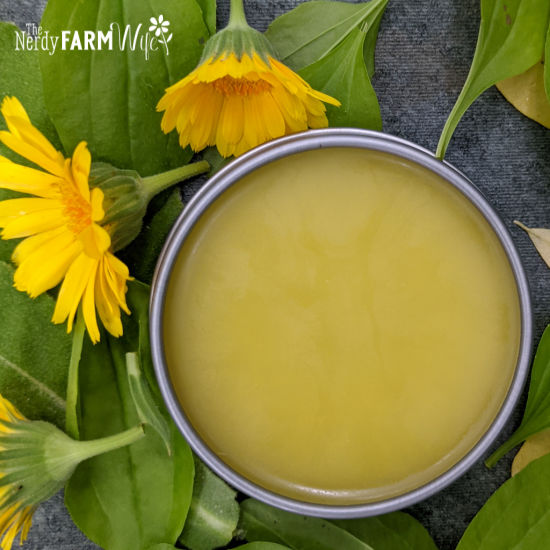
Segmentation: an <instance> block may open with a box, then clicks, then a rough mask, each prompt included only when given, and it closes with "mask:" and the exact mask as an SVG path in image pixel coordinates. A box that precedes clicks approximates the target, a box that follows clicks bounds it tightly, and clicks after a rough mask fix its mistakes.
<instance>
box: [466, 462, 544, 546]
mask: <svg viewBox="0 0 550 550" xmlns="http://www.w3.org/2000/svg"><path fill="white" fill-rule="evenodd" d="M548 487H550V455H546V456H544V457H542V458H540V459H538V460H535V461H534V462H532V463H531V464H529V465H528V466H527V467H526V468H525V469H524V470H522V471H521V472H520V473H519V474H517V475H516V476H515V477H513V478H512V479H509V480H508V481H507V482H506V483H505V484H504V485H502V487H500V489H498V491H497V492H496V493H495V494H494V495H493V496H492V497H491V498H490V499H489V500H488V501H487V503H486V504H485V506H483V508H482V509H481V510H480V511H479V513H478V514H477V516H476V517H475V518H474V519H473V521H472V523H470V525H469V526H468V529H466V532H465V533H464V536H463V537H462V539H461V541H460V542H459V544H458V546H457V548H456V550H519V549H520V548H521V550H542V549H543V548H547V547H548V541H549V540H550V491H549V490H548Z"/></svg>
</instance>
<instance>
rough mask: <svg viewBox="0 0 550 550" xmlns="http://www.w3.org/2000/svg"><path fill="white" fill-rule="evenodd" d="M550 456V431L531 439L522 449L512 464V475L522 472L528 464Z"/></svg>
mask: <svg viewBox="0 0 550 550" xmlns="http://www.w3.org/2000/svg"><path fill="white" fill-rule="evenodd" d="M547 454H550V430H545V431H543V432H540V433H538V434H537V435H534V436H532V437H530V438H529V439H528V440H527V441H526V442H525V443H524V444H523V445H522V447H521V449H520V450H519V452H518V454H517V455H516V458H514V462H513V464H512V475H513V476H515V475H516V474H517V473H519V472H521V470H523V468H525V467H526V466H527V465H528V464H530V463H531V462H533V460H536V459H537V458H541V457H542V456H544V455H547Z"/></svg>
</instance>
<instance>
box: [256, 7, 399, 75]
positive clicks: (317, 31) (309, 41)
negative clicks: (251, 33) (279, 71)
mask: <svg viewBox="0 0 550 550" xmlns="http://www.w3.org/2000/svg"><path fill="white" fill-rule="evenodd" d="M387 3H388V0H371V1H370V2H362V3H359V4H350V3H347V2H329V1H327V0H313V1H312V2H305V3H304V4H300V5H299V6H298V7H296V8H294V9H293V10H292V11H290V12H288V13H285V14H284V15H281V16H280V17H278V18H277V19H275V21H273V23H272V24H271V25H270V27H269V29H268V30H267V31H266V36H267V38H268V39H269V40H270V42H271V43H272V44H273V46H274V47H275V49H276V51H277V53H278V55H279V57H280V58H281V61H283V62H284V63H286V64H287V65H289V66H290V67H292V68H293V69H294V70H299V69H303V68H304V67H306V66H307V65H311V64H312V63H315V62H316V61H318V60H319V59H321V58H323V57H324V56H325V55H327V54H328V53H329V52H330V51H331V50H333V49H334V48H335V47H336V46H337V45H338V44H340V42H342V40H344V39H345V38H346V37H347V36H348V35H349V34H350V33H351V32H352V31H353V30H354V29H356V28H358V27H360V26H362V25H365V28H366V32H367V34H368V37H367V40H366V41H365V45H366V46H365V60H366V62H367V67H368V71H369V74H370V75H372V73H373V72H374V50H375V46H376V38H377V34H378V27H379V25H380V19H381V18H382V15H383V13H384V10H385V8H386V4H387Z"/></svg>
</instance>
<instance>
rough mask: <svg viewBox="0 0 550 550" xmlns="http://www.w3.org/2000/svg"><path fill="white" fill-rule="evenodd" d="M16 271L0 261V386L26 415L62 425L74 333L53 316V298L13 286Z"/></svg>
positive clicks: (3, 392)
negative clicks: (71, 336) (32, 293)
mask: <svg viewBox="0 0 550 550" xmlns="http://www.w3.org/2000/svg"><path fill="white" fill-rule="evenodd" d="M13 273H14V270H13V268H12V267H11V266H10V265H8V264H6V263H5V262H1V261H0V312H2V313H1V314H0V392H1V393H2V395H3V396H4V397H5V398H7V399H9V400H10V401H11V402H13V403H14V405H16V406H17V408H18V409H19V410H20V411H21V412H22V413H23V414H24V415H25V416H26V417H27V418H30V419H32V420H47V421H48V422H53V423H54V424H56V425H57V426H59V427H60V428H64V426H65V406H66V403H65V388H66V385H67V368H68V365H69V357H70V355H71V339H70V338H69V336H67V334H66V331H65V327H62V326H56V325H53V324H52V323H51V321H50V319H51V317H52V314H53V310H54V307H55V304H54V300H53V299H52V298H51V297H50V296H49V295H47V294H44V295H42V296H39V297H38V298H36V299H35V300H31V299H30V298H29V297H28V296H27V295H26V294H24V293H22V292H19V291H17V290H15V288H14V286H13Z"/></svg>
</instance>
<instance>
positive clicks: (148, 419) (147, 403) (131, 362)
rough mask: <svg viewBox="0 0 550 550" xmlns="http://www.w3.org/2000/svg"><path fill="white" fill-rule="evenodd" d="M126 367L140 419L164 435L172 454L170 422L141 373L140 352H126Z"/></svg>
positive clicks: (169, 451) (169, 452) (167, 449)
mask: <svg viewBox="0 0 550 550" xmlns="http://www.w3.org/2000/svg"><path fill="white" fill-rule="evenodd" d="M126 369H127V371H128V384H129V386H130V394H131V396H132V399H133V401H134V406H135V408H136V411H137V413H138V417H139V419H140V420H141V421H142V422H143V423H144V424H148V425H149V426H151V428H153V429H154V430H155V431H156V432H157V434H158V435H160V437H162V440H163V441H164V444H165V445H166V451H167V452H168V454H169V455H171V454H172V447H171V446H170V440H171V439H172V436H171V433H170V424H168V422H167V421H166V418H165V417H164V416H163V415H162V413H161V412H160V410H159V408H158V406H157V404H156V403H155V401H154V399H153V394H152V393H151V390H150V389H149V383H148V382H147V380H146V379H145V377H144V376H143V375H142V373H141V368H140V365H139V354H138V353H135V352H133V353H127V354H126Z"/></svg>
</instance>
